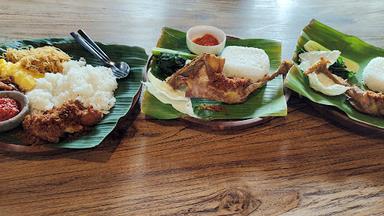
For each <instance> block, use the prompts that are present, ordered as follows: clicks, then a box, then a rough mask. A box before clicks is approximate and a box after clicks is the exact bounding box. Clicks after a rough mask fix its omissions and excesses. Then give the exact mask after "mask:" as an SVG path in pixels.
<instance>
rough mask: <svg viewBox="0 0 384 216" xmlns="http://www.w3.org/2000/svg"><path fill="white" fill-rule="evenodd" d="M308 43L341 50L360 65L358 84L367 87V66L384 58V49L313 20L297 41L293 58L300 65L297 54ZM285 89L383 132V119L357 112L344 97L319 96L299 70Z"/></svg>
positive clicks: (293, 73)
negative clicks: (375, 59) (370, 62)
mask: <svg viewBox="0 0 384 216" xmlns="http://www.w3.org/2000/svg"><path fill="white" fill-rule="evenodd" d="M308 41H315V42H317V43H319V44H321V46H323V47H325V48H327V49H329V50H340V51H341V55H342V56H343V57H346V58H348V59H350V60H352V61H354V62H356V63H357V64H358V65H359V69H358V71H357V72H356V80H355V82H357V83H356V84H358V85H359V86H364V85H363V83H362V72H363V70H364V68H365V66H366V65H367V64H368V62H369V61H370V60H371V59H372V58H374V57H377V56H384V49H381V48H378V47H375V46H372V45H370V44H368V43H366V42H364V41H362V40H361V39H359V38H357V37H355V36H351V35H347V34H344V33H341V32H339V31H337V30H335V29H333V28H331V27H329V26H326V25H324V24H323V23H321V22H319V21H317V20H312V21H311V22H310V23H309V25H307V26H306V27H305V28H304V29H303V32H302V34H301V36H300V38H299V39H298V42H297V45H296V51H295V53H294V56H293V60H294V61H296V62H297V61H298V58H297V54H298V52H299V50H303V49H304V45H305V44H306V43H307V42H308ZM285 85H286V87H288V88H290V89H291V90H293V91H295V92H297V93H298V94H299V95H302V96H304V97H306V98H308V99H309V100H311V101H312V102H315V103H319V104H322V105H328V106H333V107H336V108H338V109H340V110H341V111H343V112H344V113H345V114H346V115H347V116H348V117H349V118H351V119H353V120H355V121H359V122H363V123H366V124H368V125H372V126H376V127H378V128H384V119H383V118H379V117H374V116H370V115H366V114H363V113H361V112H359V111H357V110H356V109H354V108H353V107H352V106H351V105H350V103H349V102H348V101H347V98H346V96H345V95H339V96H327V95H324V94H322V93H319V92H316V91H314V90H312V88H310V87H309V82H308V79H307V77H306V76H305V75H304V74H303V72H302V71H301V70H300V69H298V68H297V67H293V68H292V69H291V70H290V72H289V73H288V75H287V77H286V79H285Z"/></svg>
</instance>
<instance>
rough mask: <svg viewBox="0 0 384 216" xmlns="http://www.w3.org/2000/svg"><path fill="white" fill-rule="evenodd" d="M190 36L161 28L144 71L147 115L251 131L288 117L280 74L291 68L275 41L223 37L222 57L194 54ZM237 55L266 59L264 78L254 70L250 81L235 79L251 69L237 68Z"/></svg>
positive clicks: (247, 79)
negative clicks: (275, 119)
mask: <svg viewBox="0 0 384 216" xmlns="http://www.w3.org/2000/svg"><path fill="white" fill-rule="evenodd" d="M204 27H205V26H204ZM189 32H190V31H188V32H187V33H186V32H183V31H179V30H176V29H172V28H168V27H165V28H163V30H162V32H161V36H160V38H159V40H158V42H157V47H156V48H154V49H153V50H152V56H151V57H150V58H149V61H148V64H147V68H146V71H147V76H146V80H145V83H144V85H145V86H146V90H145V91H144V93H143V96H142V98H143V99H142V107H141V108H142V112H143V113H144V114H145V115H146V116H149V117H150V118H153V119H159V120H172V119H173V120H175V119H180V120H183V121H186V122H188V123H191V124H193V125H198V126H199V127H204V128H209V129H213V130H225V129H234V128H245V127H250V126H254V125H258V124H262V123H265V122H267V121H269V120H271V119H272V118H274V117H281V116H286V115H287V100H288V98H289V95H288V94H287V93H284V88H283V76H281V75H280V74H284V72H281V71H283V69H287V68H288V67H289V66H290V65H289V63H286V62H285V63H286V65H284V64H283V63H281V43H280V42H278V41H274V40H268V39H240V38H237V37H232V36H226V37H225V41H226V43H225V46H224V45H223V47H225V48H224V50H223V51H222V52H221V54H220V52H219V53H217V54H216V55H213V54H207V53H204V52H202V53H200V54H194V53H192V52H191V48H193V46H192V47H191V42H190V43H189V44H188V34H189ZM204 37H205V36H204ZM231 49H232V50H231ZM236 56H241V57H242V58H243V59H242V60H243V61H246V60H244V59H247V61H248V59H249V58H255V59H253V60H254V61H255V62H258V61H260V59H262V58H264V59H266V61H267V63H266V64H264V63H263V62H262V63H261V64H264V66H265V65H267V66H265V68H267V69H264V71H266V72H265V74H264V75H261V76H259V78H255V79H254V80H252V78H253V77H252V76H258V75H259V74H258V73H256V72H255V73H254V74H251V78H248V77H247V75H244V76H242V75H241V74H237V75H236V74H235V73H241V72H243V73H244V71H247V70H248V71H252V69H251V70H249V69H247V68H246V66H244V65H241V64H240V63H241V62H240V63H239V61H241V59H236ZM250 56H251V57H250ZM233 58H235V59H233ZM251 60H252V59H251ZM230 61H232V62H231V64H230ZM236 61H237V63H239V64H236ZM233 62H235V63H234V64H232V63H233ZM242 63H244V62H242ZM282 65H284V66H285V68H284V66H282ZM230 66H231V68H230ZM242 66H244V67H242ZM241 69H243V70H241ZM253 69H254V70H253V71H257V70H258V69H260V68H253ZM260 70H261V69H260ZM275 71H276V72H275ZM287 71H288V70H287ZM251 73H252V72H251ZM223 74H225V76H224V75H223ZM234 74H235V75H234ZM244 77H247V78H244ZM267 79H268V80H267ZM260 80H266V81H265V82H263V81H260ZM261 82H263V83H261ZM250 89H252V90H250Z"/></svg>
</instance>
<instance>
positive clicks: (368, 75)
mask: <svg viewBox="0 0 384 216" xmlns="http://www.w3.org/2000/svg"><path fill="white" fill-rule="evenodd" d="M363 78H364V83H365V85H367V86H368V88H369V89H371V90H373V91H378V92H384V57H376V58H374V59H372V60H371V61H370V62H369V63H368V65H367V66H366V67H365V68H364V72H363Z"/></svg>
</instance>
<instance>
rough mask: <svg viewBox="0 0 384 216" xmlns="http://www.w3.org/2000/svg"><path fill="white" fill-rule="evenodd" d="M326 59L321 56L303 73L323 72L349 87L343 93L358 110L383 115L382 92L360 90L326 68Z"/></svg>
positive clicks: (383, 100)
mask: <svg viewBox="0 0 384 216" xmlns="http://www.w3.org/2000/svg"><path fill="white" fill-rule="evenodd" d="M327 63H329V62H328V60H325V59H324V58H321V59H320V60H319V61H318V62H317V63H316V64H314V65H313V66H312V67H310V68H309V69H308V70H307V71H305V72H304V73H305V74H309V73H313V72H316V73H324V74H325V75H326V76H328V77H329V78H330V79H332V81H334V82H335V83H336V84H340V85H344V86H348V87H350V88H349V89H348V90H347V91H346V92H345V94H346V95H347V97H348V101H349V103H350V104H351V105H352V106H353V107H354V108H355V109H357V110H358V111H360V112H362V113H366V114H369V115H374V116H384V94H383V93H377V92H374V91H371V90H362V89H360V88H359V87H357V86H355V85H350V84H349V83H347V82H346V81H345V80H343V79H342V78H341V77H339V76H337V75H335V74H332V72H331V71H330V70H329V69H328V68H327Z"/></svg>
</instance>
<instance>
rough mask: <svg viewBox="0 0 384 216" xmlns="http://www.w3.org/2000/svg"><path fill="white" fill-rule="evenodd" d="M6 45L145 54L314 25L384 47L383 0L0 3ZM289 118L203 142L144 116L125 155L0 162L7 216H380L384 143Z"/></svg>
mask: <svg viewBox="0 0 384 216" xmlns="http://www.w3.org/2000/svg"><path fill="white" fill-rule="evenodd" d="M0 4H1V7H0V38H1V41H8V40H12V39H20V38H34V37H52V36H60V37H61V36H67V35H68V33H69V32H70V31H73V30H76V29H78V28H84V29H85V30H86V31H87V32H89V33H90V34H91V35H92V36H94V37H95V38H96V39H97V40H99V41H103V42H106V43H122V44H129V45H138V46H142V47H145V48H146V50H147V51H148V52H149V50H150V49H151V48H152V47H153V46H154V45H155V43H156V39H157V37H158V36H159V33H160V29H161V27H163V26H172V27H175V28H179V29H183V30H186V29H187V28H188V27H190V26H192V25H196V24H209V25H215V26H218V27H220V28H222V29H224V30H225V31H226V32H227V33H229V34H233V35H237V36H240V37H261V38H272V39H278V40H281V41H282V42H283V53H284V55H283V57H285V58H289V57H290V56H291V53H292V51H293V47H294V45H295V42H296V39H297V37H298V35H299V33H300V30H301V29H302V28H303V27H304V26H305V25H306V24H307V23H308V22H309V21H310V19H311V18H317V19H319V20H320V21H322V22H324V23H326V24H329V25H331V26H333V27H335V28H337V29H340V30H341V31H343V32H347V33H349V34H353V35H357V36H359V37H361V38H362V39H364V40H367V41H368V42H370V43H373V44H375V45H378V46H382V47H383V46H384V39H383V36H384V33H383V31H382V29H383V28H382V27H383V26H382V24H383V22H384V2H383V1H381V0H377V1H369V0H368V1H361V3H352V2H351V1H346V0H344V1H321V0H316V1H309V0H308V1H304V0H303V1H294V0H275V1H272V0H264V1H251V0H249V1H209V2H208V1H206V2H203V1H201V2H199V1H185V2H181V1H147V2H144V1H140V0H137V1H124V0H114V1H108V2H107V1H103V0H97V1H92V2H91V1H89V2H87V1H83V0H70V1H48V0H34V1H23V0H13V1H6V0H1V1H0ZM289 110H290V111H289V115H288V116H287V117H286V118H278V119H275V120H273V121H272V122H270V123H268V124H266V125H263V126H261V127H255V128H251V129H248V130H244V131H237V132H228V133H223V132H207V131H204V130H200V129H199V128H191V127H190V126H188V125H186V124H185V123H181V122H177V121H170V122H165V121H163V122H162V121H154V120H151V121H149V120H145V119H144V116H143V115H140V116H139V118H138V119H137V120H136V121H135V123H134V125H133V126H132V127H131V128H130V129H129V130H128V131H127V133H126V136H125V138H124V139H123V140H122V142H121V143H120V144H118V145H112V146H107V147H103V148H97V149H94V150H86V151H73V152H69V153H63V154H57V155H51V156H23V155H15V154H6V153H0V215H2V216H3V215H6V216H8V215H248V214H252V215H279V214H284V215H336V214H338V215H351V214H359V215H375V214H376V215H382V214H384V142H383V139H382V138H380V137H379V136H378V135H377V134H365V135H362V134H357V133H353V132H351V131H348V130H345V129H342V128H340V127H338V126H335V125H334V124H331V123H329V122H327V121H325V120H324V119H323V118H321V117H320V116H319V115H318V114H317V113H316V112H315V111H314V110H313V109H312V108H311V107H310V106H308V105H306V104H305V103H303V102H301V101H300V100H299V99H297V98H294V99H293V100H292V101H291V102H290V104H289Z"/></svg>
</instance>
